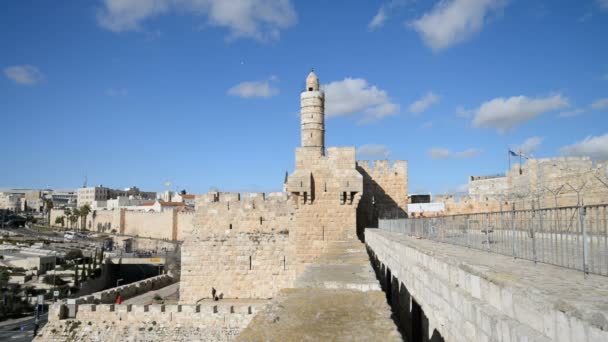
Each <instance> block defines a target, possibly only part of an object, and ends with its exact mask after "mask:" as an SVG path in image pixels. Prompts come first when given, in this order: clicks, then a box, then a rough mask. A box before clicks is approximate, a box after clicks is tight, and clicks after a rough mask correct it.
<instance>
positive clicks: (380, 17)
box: [367, 6, 387, 31]
mask: <svg viewBox="0 0 608 342" xmlns="http://www.w3.org/2000/svg"><path fill="white" fill-rule="evenodd" d="M386 19H387V16H386V8H385V7H384V6H381V7H380V9H379V10H378V13H376V15H375V16H374V17H373V18H372V21H370V22H369V24H368V25H367V28H368V29H369V30H370V31H373V30H375V29H377V28H380V27H382V26H384V22H385V21H386Z"/></svg>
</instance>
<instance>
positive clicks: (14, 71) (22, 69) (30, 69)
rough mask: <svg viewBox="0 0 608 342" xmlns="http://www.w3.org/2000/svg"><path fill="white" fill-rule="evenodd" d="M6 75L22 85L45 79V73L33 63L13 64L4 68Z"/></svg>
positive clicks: (36, 82)
mask: <svg viewBox="0 0 608 342" xmlns="http://www.w3.org/2000/svg"><path fill="white" fill-rule="evenodd" d="M4 75H5V76H6V77H8V78H9V79H11V80H12V81H13V82H15V83H17V84H21V85H35V84H38V83H40V82H42V81H44V75H42V73H41V72H40V70H38V68H36V67H35V66H32V65H13V66H9V67H6V68H4Z"/></svg>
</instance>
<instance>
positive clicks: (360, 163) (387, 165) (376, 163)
mask: <svg viewBox="0 0 608 342" xmlns="http://www.w3.org/2000/svg"><path fill="white" fill-rule="evenodd" d="M357 167H358V168H361V169H363V170H364V171H365V172H366V173H368V174H370V175H388V174H390V173H395V175H398V176H407V160H392V161H391V160H388V159H384V160H372V161H371V166H370V161H369V160H357Z"/></svg>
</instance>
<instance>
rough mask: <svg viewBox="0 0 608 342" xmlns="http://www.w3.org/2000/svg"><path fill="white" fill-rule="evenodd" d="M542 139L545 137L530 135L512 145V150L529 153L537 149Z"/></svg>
mask: <svg viewBox="0 0 608 342" xmlns="http://www.w3.org/2000/svg"><path fill="white" fill-rule="evenodd" d="M543 140H545V139H544V138H542V137H530V138H528V139H526V140H525V141H524V142H523V143H521V144H519V145H516V146H513V147H512V150H513V151H518V152H522V153H524V154H526V155H531V154H532V153H534V152H535V151H536V150H537V149H538V147H539V146H540V144H542V142H543Z"/></svg>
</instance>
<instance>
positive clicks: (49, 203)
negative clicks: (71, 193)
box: [44, 198, 53, 227]
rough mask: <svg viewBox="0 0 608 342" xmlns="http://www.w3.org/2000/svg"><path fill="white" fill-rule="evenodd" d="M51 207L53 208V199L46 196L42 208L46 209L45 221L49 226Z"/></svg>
mask: <svg viewBox="0 0 608 342" xmlns="http://www.w3.org/2000/svg"><path fill="white" fill-rule="evenodd" d="M51 209H53V201H51V200H50V199H48V198H45V199H44V210H46V214H47V215H48V217H47V220H48V221H47V222H48V223H49V227H50V226H51Z"/></svg>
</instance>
